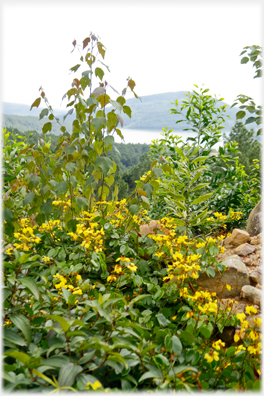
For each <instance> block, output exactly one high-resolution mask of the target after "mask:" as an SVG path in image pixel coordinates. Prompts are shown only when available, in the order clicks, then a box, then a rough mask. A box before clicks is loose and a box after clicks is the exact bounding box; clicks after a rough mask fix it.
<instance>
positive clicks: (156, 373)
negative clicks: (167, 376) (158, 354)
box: [138, 367, 163, 382]
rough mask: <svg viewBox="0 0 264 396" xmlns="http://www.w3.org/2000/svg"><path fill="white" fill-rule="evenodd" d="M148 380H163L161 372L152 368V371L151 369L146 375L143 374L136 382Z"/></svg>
mask: <svg viewBox="0 0 264 396" xmlns="http://www.w3.org/2000/svg"><path fill="white" fill-rule="evenodd" d="M148 378H157V379H163V374H162V371H161V370H159V369H158V368H156V367H153V369H152V370H151V371H147V372H146V373H144V374H143V375H142V376H141V377H140V379H139V380H138V382H142V381H144V380H145V379H148Z"/></svg>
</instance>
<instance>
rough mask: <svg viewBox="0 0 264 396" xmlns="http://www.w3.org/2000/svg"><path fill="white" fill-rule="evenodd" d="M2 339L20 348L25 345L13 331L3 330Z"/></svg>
mask: <svg viewBox="0 0 264 396" xmlns="http://www.w3.org/2000/svg"><path fill="white" fill-rule="evenodd" d="M3 338H4V339H5V340H7V341H10V342H12V343H13V344H16V345H20V346H25V345H27V344H26V343H25V341H24V340H23V338H21V337H20V336H19V335H18V334H17V333H15V332H14V331H13V330H8V329H4V335H3Z"/></svg>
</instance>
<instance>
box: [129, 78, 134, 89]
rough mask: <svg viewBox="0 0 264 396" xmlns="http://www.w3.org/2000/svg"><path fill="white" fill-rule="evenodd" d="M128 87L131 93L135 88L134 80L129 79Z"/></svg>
mask: <svg viewBox="0 0 264 396" xmlns="http://www.w3.org/2000/svg"><path fill="white" fill-rule="evenodd" d="M128 86H129V88H130V89H131V91H133V89H134V88H135V86H136V83H135V81H134V80H132V78H130V79H129V80H128Z"/></svg>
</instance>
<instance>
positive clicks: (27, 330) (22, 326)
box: [10, 314, 31, 345]
mask: <svg viewBox="0 0 264 396" xmlns="http://www.w3.org/2000/svg"><path fill="white" fill-rule="evenodd" d="M10 320H11V322H12V323H13V324H14V325H15V326H16V327H18V328H19V330H21V331H22V333H23V334H24V336H25V338H26V340H27V343H28V345H29V344H30V341H31V325H30V322H29V320H28V319H27V318H26V317H25V316H24V315H21V314H13V315H10Z"/></svg>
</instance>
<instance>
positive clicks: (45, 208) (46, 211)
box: [40, 202, 53, 217]
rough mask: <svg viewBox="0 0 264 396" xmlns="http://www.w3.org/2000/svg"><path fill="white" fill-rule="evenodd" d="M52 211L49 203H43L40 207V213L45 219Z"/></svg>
mask: <svg viewBox="0 0 264 396" xmlns="http://www.w3.org/2000/svg"><path fill="white" fill-rule="evenodd" d="M52 210H53V207H52V205H51V203H49V202H45V203H44V204H42V205H41V207H40V212H41V213H44V214H45V215H46V216H47V217H48V216H49V215H50V214H51V213H52Z"/></svg>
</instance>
